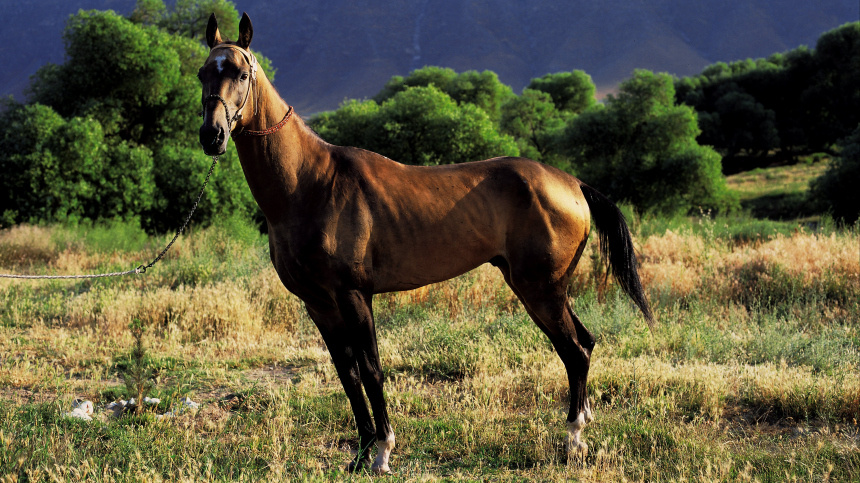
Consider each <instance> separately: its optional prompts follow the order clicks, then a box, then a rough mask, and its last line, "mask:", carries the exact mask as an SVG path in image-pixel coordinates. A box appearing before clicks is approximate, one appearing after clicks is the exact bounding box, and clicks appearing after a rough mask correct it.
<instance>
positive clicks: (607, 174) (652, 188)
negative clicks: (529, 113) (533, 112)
mask: <svg viewBox="0 0 860 483" xmlns="http://www.w3.org/2000/svg"><path fill="white" fill-rule="evenodd" d="M674 97H675V90H674V87H673V85H672V80H671V78H670V77H669V76H668V75H667V74H653V73H651V72H649V71H646V70H638V71H636V73H635V74H634V76H633V77H632V78H631V79H628V80H627V81H625V82H624V83H622V84H621V86H620V88H619V93H618V95H610V96H609V97H608V98H607V100H606V104H605V107H604V106H601V105H598V106H595V107H593V108H591V109H588V110H586V111H585V112H583V113H582V114H580V115H579V116H577V117H574V118H573V119H571V121H570V122H569V123H568V125H567V128H566V129H565V131H564V132H563V133H562V134H561V137H560V141H559V142H560V144H561V146H562V149H563V150H564V151H565V152H566V153H567V155H568V156H570V158H571V163H572V165H573V169H574V171H575V172H576V173H577V175H578V176H579V177H580V178H581V179H582V180H584V181H585V182H586V183H588V184H590V185H592V186H594V187H596V188H597V189H599V190H601V191H602V192H604V193H605V194H606V195H607V196H609V197H611V198H613V199H615V200H625V201H628V202H630V203H632V204H633V205H634V206H636V207H637V208H638V209H639V210H642V211H655V212H660V213H666V214H669V213H677V212H687V211H690V210H692V209H695V208H701V209H713V210H722V211H725V210H727V209H729V208H732V207H734V206H736V204H737V201H736V200H735V199H733V197H732V196H731V194H730V193H729V191H728V188H727V187H726V184H725V179H724V178H723V177H722V174H721V172H720V156H719V154H717V153H716V152H715V151H714V150H713V149H711V148H709V147H707V146H701V145H699V144H698V143H697V142H696V136H697V135H698V134H699V132H700V131H699V128H698V126H697V124H696V115H695V112H694V111H693V109H692V108H690V107H688V106H683V105H676V104H675V102H674Z"/></svg>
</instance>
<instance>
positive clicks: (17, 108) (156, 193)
mask: <svg viewBox="0 0 860 483" xmlns="http://www.w3.org/2000/svg"><path fill="white" fill-rule="evenodd" d="M192 3H193V2H179V3H178V4H177V5H179V6H183V5H184V6H189V5H191V4H192ZM221 3H224V2H221ZM180 4H181V5H180ZM162 6H163V4H160V3H159V2H153V1H141V2H139V3H138V9H136V10H135V12H136V13H137V15H138V16H137V18H138V19H139V20H141V19H148V20H146V21H143V20H141V21H140V22H139V23H135V22H133V21H131V20H129V19H127V18H124V17H122V16H119V15H117V14H115V13H113V12H110V11H106V12H102V11H81V12H79V13H78V14H77V15H74V16H72V17H71V18H70V19H69V21H68V24H67V26H66V30H65V33H64V40H65V44H66V62H65V63H64V64H62V65H54V64H48V65H46V66H44V67H43V68H41V69H40V70H39V71H38V72H37V74H36V75H35V76H34V78H33V81H32V83H31V86H30V102H31V104H30V105H17V104H12V105H10V106H9V107H8V108H7V109H6V111H5V112H4V113H3V114H2V115H0V116H2V119H0V121H2V122H3V124H4V125H5V126H13V125H14V126H19V127H18V128H16V129H8V130H6V131H4V133H3V135H2V137H0V145H2V152H0V163H2V164H0V165H2V166H3V168H4V169H5V170H6V171H5V172H10V171H9V170H15V173H16V174H15V176H9V177H4V178H3V180H2V182H0V183H2V186H0V189H2V191H4V192H8V193H10V194H9V195H7V196H5V197H3V198H2V205H0V213H2V214H3V221H2V222H3V223H4V224H11V223H16V222H22V221H35V220H75V219H79V218H93V219H95V218H105V217H109V218H110V217H120V218H129V217H133V216H139V217H141V220H142V222H143V224H144V226H145V227H147V228H148V229H150V230H156V231H166V230H169V229H172V228H173V227H176V226H177V225H178V224H179V223H180V222H181V221H182V216H183V214H184V213H185V212H187V210H188V209H189V208H190V206H191V203H192V202H193V198H194V196H196V192H197V190H198V187H199V186H200V184H201V183H202V180H203V177H204V176H205V175H206V171H207V168H208V167H209V164H210V162H211V160H210V159H209V158H208V157H206V156H205V155H204V154H203V153H202V151H201V150H200V149H199V148H198V146H197V129H198V127H199V119H198V118H197V116H196V112H197V110H198V109H197V107H196V106H198V105H199V102H200V87H199V82H198V81H197V79H196V77H195V74H196V69H197V68H198V67H199V65H200V64H201V63H202V62H203V60H204V59H205V58H206V55H207V50H206V48H205V47H204V46H203V45H202V44H201V43H200V42H199V41H197V40H194V39H192V38H190V37H189V38H186V37H182V36H179V35H176V34H171V33H169V32H167V31H166V30H164V28H162V27H159V26H157V21H155V20H153V19H157V18H168V17H170V16H171V15H174V14H175V12H173V11H168V10H167V9H166V8H161V7H162ZM144 7H147V8H149V9H150V10H149V11H148V12H149V13H146V14H145V15H144V14H143V13H141V12H142V10H143V9H144ZM134 16H135V14H132V17H134ZM150 22H152V23H150ZM237 160H238V158H237V157H236V155H235V151H233V150H232V148H231V150H230V151H228V153H227V154H226V155H224V156H222V157H221V162H220V163H219V167H218V169H217V170H216V172H215V174H214V175H213V182H212V183H211V185H210V186H211V187H210V188H209V189H208V190H207V195H206V196H205V197H204V201H203V202H202V204H201V207H200V209H199V210H198V213H197V215H195V220H196V221H198V222H204V223H205V222H208V221H209V220H210V219H211V218H212V217H213V216H214V215H215V214H217V213H219V212H222V211H223V212H233V211H236V210H239V211H244V212H251V211H252V210H254V209H255V204H254V202H253V199H252V197H251V195H250V191H249V190H248V188H247V185H246V184H245V182H244V177H243V174H242V171H241V168H240V166H239V165H238V161H237Z"/></svg>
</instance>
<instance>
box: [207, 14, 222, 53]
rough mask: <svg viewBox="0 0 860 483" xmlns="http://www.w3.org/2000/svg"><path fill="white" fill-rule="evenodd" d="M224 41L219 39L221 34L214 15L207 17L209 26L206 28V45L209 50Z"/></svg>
mask: <svg viewBox="0 0 860 483" xmlns="http://www.w3.org/2000/svg"><path fill="white" fill-rule="evenodd" d="M223 41H224V40H223V39H222V38H221V32H220V31H219V30H218V20H217V19H216V18H215V14H214V13H213V14H212V15H210V16H209V25H207V26H206V43H207V44H208V45H209V48H210V49H211V48H212V47H215V46H216V45H218V44H220V43H221V42H223Z"/></svg>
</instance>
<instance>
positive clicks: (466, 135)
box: [312, 84, 519, 165]
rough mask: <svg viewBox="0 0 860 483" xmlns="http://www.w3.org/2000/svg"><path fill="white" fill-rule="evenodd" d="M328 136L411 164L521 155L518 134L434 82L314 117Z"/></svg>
mask: <svg viewBox="0 0 860 483" xmlns="http://www.w3.org/2000/svg"><path fill="white" fill-rule="evenodd" d="M312 125H313V127H314V129H316V131H317V132H318V133H319V134H320V136H322V137H323V138H324V139H326V140H328V141H330V142H333V143H335V144H340V145H347V146H356V147H361V148H365V149H369V150H371V151H375V152H378V153H380V154H383V155H385V156H388V157H389V158H391V159H395V160H398V161H400V162H403V163H407V164H424V165H428V164H431V165H432V164H448V163H461V162H464V161H473V160H477V159H483V158H488V157H492V156H501V155H517V154H519V151H518V149H517V147H516V143H515V142H514V140H513V138H511V137H510V136H507V135H503V134H500V133H499V132H498V131H497V129H496V128H495V125H494V124H493V122H492V121H491V120H490V118H489V116H488V115H487V114H486V113H485V112H484V111H483V110H482V109H480V108H479V107H477V106H476V105H474V104H471V103H464V104H461V105H458V104H457V103H456V102H455V101H454V100H453V99H452V98H451V97H450V96H448V95H447V94H445V93H444V92H442V90H440V89H439V88H437V87H436V86H435V84H433V85H430V86H426V87H423V86H418V87H409V88H406V89H404V90H401V91H399V92H397V93H396V94H394V95H393V96H392V97H390V98H388V99H387V100H385V101H384V102H382V104H378V103H377V102H376V101H374V100H369V101H364V102H359V101H350V102H347V103H345V104H344V105H343V106H341V108H340V109H338V110H336V111H333V112H327V113H323V114H321V115H320V116H318V117H316V118H315V119H314V120H313V121H312Z"/></svg>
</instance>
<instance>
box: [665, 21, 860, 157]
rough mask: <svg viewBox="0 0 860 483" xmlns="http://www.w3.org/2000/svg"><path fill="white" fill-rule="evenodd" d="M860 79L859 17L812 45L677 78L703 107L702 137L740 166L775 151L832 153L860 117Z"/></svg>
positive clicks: (686, 98) (688, 100)
mask: <svg viewBox="0 0 860 483" xmlns="http://www.w3.org/2000/svg"><path fill="white" fill-rule="evenodd" d="M858 85H860V22H853V23H849V24H845V25H843V26H841V27H839V28H836V29H834V30H831V31H829V32H826V33H824V34H823V35H821V37H820V38H819V39H818V42H817V44H816V46H815V49H814V50H810V49H808V48H806V47H799V48H797V49H794V50H791V51H789V52H786V53H784V54H774V55H772V56H770V57H768V58H767V59H757V60H751V59H747V60H744V61H738V62H733V63H731V64H726V63H723V62H720V63H717V64H714V65H711V66H708V67H707V68H705V69H704V70H703V71H702V72H701V74H699V75H698V76H693V77H687V78H683V79H679V80H678V81H677V82H676V89H677V99H678V100H679V101H680V102H683V103H685V104H687V105H690V106H693V107H694V108H695V109H696V111H697V112H698V113H699V115H700V119H701V120H702V122H701V128H702V134H701V138H700V139H701V141H702V143H704V144H710V145H713V146H714V148H715V149H717V150H718V151H719V152H720V153H721V154H723V155H724V156H726V158H727V159H726V160H727V162H728V163H729V164H728V166H727V167H728V169H729V171H737V170H741V169H751V168H753V167H755V164H756V163H757V162H758V163H759V164H765V163H769V162H772V158H773V157H774V156H776V157H781V158H785V159H796V158H797V157H798V156H800V155H804V154H811V153H815V152H830V153H832V154H834V153H835V152H834V151H833V149H832V148H833V147H834V145H835V144H836V143H837V142H838V141H839V140H840V139H842V138H844V137H845V136H847V135H848V134H850V133H851V132H852V131H853V130H854V128H855V126H856V125H857V124H858V122H860V90H858V89H857V86H858ZM744 163H745V164H746V166H745V165H744Z"/></svg>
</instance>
